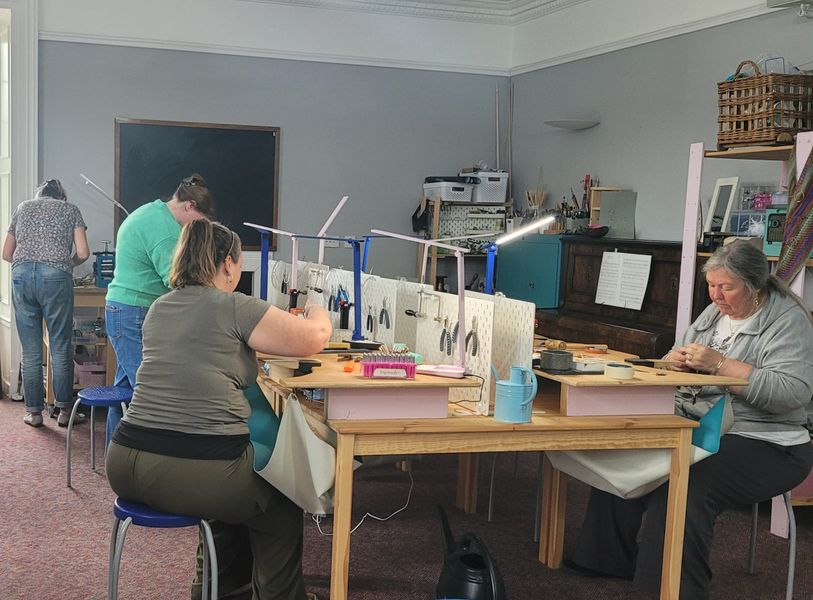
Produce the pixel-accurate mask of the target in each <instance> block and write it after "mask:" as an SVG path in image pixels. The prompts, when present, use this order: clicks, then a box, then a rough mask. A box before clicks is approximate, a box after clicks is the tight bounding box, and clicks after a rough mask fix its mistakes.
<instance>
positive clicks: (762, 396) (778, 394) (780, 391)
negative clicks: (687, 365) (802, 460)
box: [675, 291, 813, 433]
mask: <svg viewBox="0 0 813 600" xmlns="http://www.w3.org/2000/svg"><path fill="white" fill-rule="evenodd" d="M720 316H721V315H720V311H719V310H718V308H717V306H715V305H714V304H712V305H710V306H708V307H706V309H705V310H704V311H703V313H702V314H701V315H700V316H699V317H698V318H697V320H696V321H695V322H694V323H692V325H691V326H690V327H689V329H688V330H687V331H686V334H685V336H684V339H683V342H682V343H681V344H678V345H677V346H682V345H685V344H688V343H690V342H695V343H698V344H703V345H706V346H708V345H709V344H710V342H711V338H712V335H713V334H714V328H715V325H716V324H717V321H718V319H719V318H720ZM726 356H728V357H730V358H733V359H736V360H740V361H742V362H745V363H748V364H750V365H751V366H753V367H754V369H753V371H751V374H750V375H749V377H748V385H747V386H745V388H744V389H743V390H742V392H741V393H739V394H732V393H730V392H728V390H727V389H726V388H721V387H716V386H706V387H703V388H701V390H700V393H699V394H698V395H697V397H696V398H695V396H694V395H693V394H692V393H691V390H690V388H685V387H682V388H678V392H677V394H676V396H675V405H676V406H675V410H676V412H677V414H680V415H684V416H687V417H690V418H693V419H698V418H700V417H701V416H702V415H704V414H705V413H706V411H708V409H709V408H710V407H711V405H713V404H714V403H715V402H717V400H718V399H719V398H720V396H721V395H725V394H728V397H729V399H730V403H729V404H730V406H731V408H732V410H733V413H734V414H733V417H734V421H733V425H732V427H731V429H730V430H729V433H742V432H757V431H783V432H784V431H802V430H803V429H804V427H803V424H804V423H805V422H806V420H807V415H806V408H807V406H808V405H809V404H810V402H811V397H813V326H812V325H811V323H810V321H809V320H808V318H807V315H805V313H804V311H802V309H801V307H800V306H799V305H798V304H796V302H794V301H793V299H792V298H786V297H784V296H782V295H780V294H779V293H777V292H773V291H771V292H770V293H769V295H768V299H767V301H766V303H765V306H763V308H762V310H761V311H760V312H759V314H758V315H757V318H756V319H754V320H753V321H752V322H750V323H748V324H746V325H745V327H743V329H742V330H741V331H740V333H739V335H737V337H736V338H735V339H734V341H733V343H732V345H731V347H730V348H729V351H728V353H727V354H726Z"/></svg>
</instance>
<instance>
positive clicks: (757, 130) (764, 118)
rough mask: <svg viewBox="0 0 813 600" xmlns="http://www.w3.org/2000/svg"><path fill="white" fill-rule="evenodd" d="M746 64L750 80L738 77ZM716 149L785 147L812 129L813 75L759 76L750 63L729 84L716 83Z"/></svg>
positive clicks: (737, 71) (757, 69) (739, 67)
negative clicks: (752, 70)
mask: <svg viewBox="0 0 813 600" xmlns="http://www.w3.org/2000/svg"><path fill="white" fill-rule="evenodd" d="M745 65H750V66H751V67H752V68H753V69H754V73H755V74H754V75H753V76H751V77H739V74H740V71H741V70H742V68H743V67H744V66H745ZM717 104H718V108H719V112H718V116H717V148H718V149H719V150H725V149H726V148H730V147H733V146H753V145H774V144H788V143H791V142H792V141H793V136H794V134H796V133H797V132H799V131H809V130H813V75H784V74H781V73H761V72H760V70H759V67H758V66H757V65H756V63H754V62H753V61H750V60H745V61H743V62H741V63H740V64H739V66H738V67H737V70H736V71H735V73H734V78H733V79H732V80H731V81H723V82H720V83H718V84H717Z"/></svg>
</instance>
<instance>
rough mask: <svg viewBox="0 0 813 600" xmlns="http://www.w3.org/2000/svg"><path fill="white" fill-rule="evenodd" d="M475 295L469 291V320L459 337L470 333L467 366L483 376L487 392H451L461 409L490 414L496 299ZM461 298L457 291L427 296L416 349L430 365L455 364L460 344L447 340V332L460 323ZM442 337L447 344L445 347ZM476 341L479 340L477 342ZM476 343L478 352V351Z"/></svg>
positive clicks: (460, 325)
mask: <svg viewBox="0 0 813 600" xmlns="http://www.w3.org/2000/svg"><path fill="white" fill-rule="evenodd" d="M484 298H486V299H480V298H474V297H472V296H471V295H469V294H468V293H467V294H466V323H465V324H463V323H460V324H459V326H458V334H457V335H458V336H463V338H464V339H465V338H466V336H467V335H468V334H469V333H470V332H472V331H473V333H472V334H471V336H470V340H469V344H468V348H467V350H466V369H467V371H468V372H470V373H472V374H473V375H477V376H479V377H482V378H483V380H484V383H483V392H482V394H481V393H480V389H479V388H477V389H475V388H453V389H451V390H450V391H449V402H452V403H459V404H460V408H461V410H467V411H470V412H473V413H476V414H487V413H488V400H489V397H488V390H489V388H490V384H491V358H492V357H491V348H492V345H493V344H492V337H491V336H492V329H493V318H494V307H493V300H492V299H490V298H491V297H490V296H484ZM457 311H458V298H457V295H456V294H442V293H438V292H432V293H431V295H430V294H426V295H425V296H424V305H423V313H424V315H425V316H424V317H423V318H419V319H418V327H417V335H416V338H417V339H416V342H415V348H416V352H419V353H420V354H423V356H424V362H425V363H427V364H446V365H452V364H455V362H456V358H457V345H456V344H455V343H454V341H453V340H446V338H447V336H446V335H444V334H443V332H444V330H446V332H447V334H452V333H453V332H454V328H455V324H456V323H457ZM441 338H444V340H445V343H444V345H443V348H441ZM475 340H476V343H475ZM475 345H476V346H477V348H476V353H475Z"/></svg>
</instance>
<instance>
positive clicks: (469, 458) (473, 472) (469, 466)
mask: <svg viewBox="0 0 813 600" xmlns="http://www.w3.org/2000/svg"><path fill="white" fill-rule="evenodd" d="M458 461H459V462H458V463H457V497H456V499H455V506H456V507H457V508H459V509H460V510H462V511H463V512H465V513H468V514H473V513H476V512H477V479H478V474H479V471H480V469H479V467H480V455H479V454H458Z"/></svg>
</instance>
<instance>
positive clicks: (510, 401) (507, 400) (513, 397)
mask: <svg viewBox="0 0 813 600" xmlns="http://www.w3.org/2000/svg"><path fill="white" fill-rule="evenodd" d="M491 370H492V371H493V373H494V380H495V381H496V382H497V393H496V395H495V397H494V418H495V419H497V420H498V421H504V422H506V423H530V422H531V412H532V411H533V402H534V397H535V396H536V375H534V373H533V371H531V370H530V369H529V368H527V367H520V366H513V367H511V377H510V379H507V380H505V379H503V380H501V381H500V380H498V379H497V378H498V377H499V375H498V374H497V369H496V368H495V367H494V365H492V366H491Z"/></svg>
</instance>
